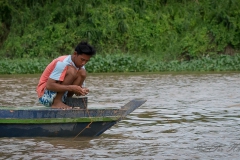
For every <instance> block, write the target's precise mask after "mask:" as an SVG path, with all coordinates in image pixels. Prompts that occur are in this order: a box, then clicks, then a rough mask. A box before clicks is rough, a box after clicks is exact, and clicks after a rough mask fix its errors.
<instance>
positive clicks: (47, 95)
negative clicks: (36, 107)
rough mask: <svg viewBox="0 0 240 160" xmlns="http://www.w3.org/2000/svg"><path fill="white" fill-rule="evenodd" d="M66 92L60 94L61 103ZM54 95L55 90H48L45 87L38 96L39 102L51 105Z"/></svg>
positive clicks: (64, 98) (47, 105) (55, 93)
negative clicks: (41, 94) (42, 92)
mask: <svg viewBox="0 0 240 160" xmlns="http://www.w3.org/2000/svg"><path fill="white" fill-rule="evenodd" d="M67 93H68V92H65V93H64V95H63V96H62V102H63V103H65V100H66V97H67ZM56 95H57V92H54V91H49V90H47V89H45V91H44V94H43V96H42V97H41V98H39V102H40V103H41V104H43V105H44V106H46V107H51V106H52V104H53V100H54V98H55V97H56Z"/></svg>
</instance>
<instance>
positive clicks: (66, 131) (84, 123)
mask: <svg viewBox="0 0 240 160" xmlns="http://www.w3.org/2000/svg"><path fill="white" fill-rule="evenodd" d="M143 103H145V100H141V99H135V100H132V101H130V102H129V103H127V104H126V105H124V106H122V107H121V108H117V109H109V108H105V109H101V108H98V109H88V107H87V97H84V98H72V99H69V100H68V101H67V104H68V105H70V106H72V107H73V109H70V110H63V109H52V108H46V107H44V106H43V107H0V137H78V136H99V135H101V134H102V133H103V132H105V131H106V130H107V129H109V128H110V127H112V126H113V125H114V124H116V123H117V122H119V121H120V120H122V119H123V118H125V117H126V116H127V115H128V114H130V113H131V112H132V111H134V110H135V109H136V108H138V107H140V106H141V105H142V104H143Z"/></svg>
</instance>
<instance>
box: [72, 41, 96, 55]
mask: <svg viewBox="0 0 240 160" xmlns="http://www.w3.org/2000/svg"><path fill="white" fill-rule="evenodd" d="M75 51H76V52H77V54H86V55H89V56H93V55H95V54H96V50H95V49H94V47H93V46H91V45H90V44H88V43H87V42H85V41H82V42H80V43H79V44H78V45H77V47H76V48H75Z"/></svg>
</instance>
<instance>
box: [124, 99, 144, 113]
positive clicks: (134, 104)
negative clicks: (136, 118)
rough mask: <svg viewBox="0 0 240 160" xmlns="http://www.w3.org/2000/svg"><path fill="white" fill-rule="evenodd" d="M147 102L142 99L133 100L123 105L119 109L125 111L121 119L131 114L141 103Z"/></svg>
mask: <svg viewBox="0 0 240 160" xmlns="http://www.w3.org/2000/svg"><path fill="white" fill-rule="evenodd" d="M146 101H147V100H143V99H134V100H131V101H130V102H128V103H127V104H125V105H124V106H122V107H121V109H124V110H126V112H125V113H124V114H123V117H125V116H127V115H128V114H130V113H131V112H133V111H134V110H135V109H136V108H138V107H140V106H141V105H142V104H143V103H145V102H146Z"/></svg>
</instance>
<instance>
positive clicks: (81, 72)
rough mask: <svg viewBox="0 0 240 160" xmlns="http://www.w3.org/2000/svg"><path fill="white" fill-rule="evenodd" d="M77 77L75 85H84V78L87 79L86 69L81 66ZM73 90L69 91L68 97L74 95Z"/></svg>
mask: <svg viewBox="0 0 240 160" xmlns="http://www.w3.org/2000/svg"><path fill="white" fill-rule="evenodd" d="M76 76H77V77H76V79H75V80H74V81H73V85H78V86H80V87H82V85H83V82H84V80H85V79H86V76H87V73H86V70H85V69H83V68H81V69H80V70H78V72H77V73H76ZM73 94H74V93H73V92H68V94H67V96H68V97H72V96H73Z"/></svg>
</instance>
